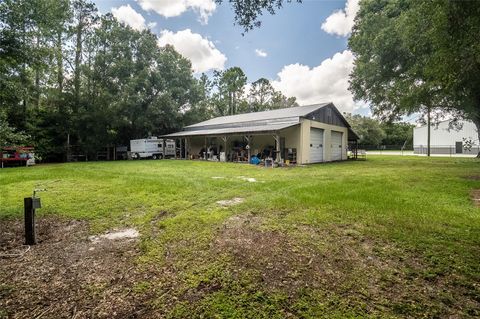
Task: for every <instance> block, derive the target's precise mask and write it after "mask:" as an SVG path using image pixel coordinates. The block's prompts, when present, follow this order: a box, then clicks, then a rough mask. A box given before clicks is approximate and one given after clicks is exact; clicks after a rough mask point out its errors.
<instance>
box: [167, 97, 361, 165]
mask: <svg viewBox="0 0 480 319" xmlns="http://www.w3.org/2000/svg"><path fill="white" fill-rule="evenodd" d="M165 137H167V138H173V139H176V140H177V141H178V142H179V145H180V148H181V150H182V152H181V154H182V155H181V157H182V158H188V159H196V158H203V159H210V160H220V161H233V162H250V159H251V157H252V156H256V157H258V158H260V159H262V160H268V159H272V160H274V161H276V162H279V163H280V162H284V161H289V162H290V163H298V164H310V163H320V162H330V161H341V160H346V159H347V148H348V145H349V142H350V144H351V145H356V141H357V139H358V137H357V135H356V134H355V133H354V132H353V131H352V129H351V127H350V125H349V124H348V122H347V121H346V119H345V118H344V117H343V115H342V114H341V113H340V112H339V111H338V109H337V108H336V107H335V105H333V103H323V104H315V105H304V106H298V107H292V108H285V109H278V110H271V111H264V112H254V113H246V114H238V115H231V116H222V117H217V118H214V119H211V120H207V121H204V122H200V123H197V124H193V125H189V126H187V127H185V128H184V129H183V131H180V132H176V133H172V134H168V135H166V136H165ZM353 153H354V154H355V150H353Z"/></svg>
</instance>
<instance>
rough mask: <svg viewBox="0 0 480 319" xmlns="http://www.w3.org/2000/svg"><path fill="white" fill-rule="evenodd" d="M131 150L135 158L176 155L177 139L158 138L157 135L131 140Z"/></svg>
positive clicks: (157, 157)
mask: <svg viewBox="0 0 480 319" xmlns="http://www.w3.org/2000/svg"><path fill="white" fill-rule="evenodd" d="M130 152H131V154H132V158H133V159H140V158H153V159H161V158H165V157H168V156H175V141H174V140H164V139H158V138H156V137H155V136H152V137H149V138H142V139H138V140H131V141H130Z"/></svg>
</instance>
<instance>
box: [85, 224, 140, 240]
mask: <svg viewBox="0 0 480 319" xmlns="http://www.w3.org/2000/svg"><path fill="white" fill-rule="evenodd" d="M138 236H140V233H139V232H138V231H137V230H136V229H134V228H126V229H120V230H114V231H109V232H107V233H105V234H102V235H97V236H89V237H88V239H90V241H91V242H92V243H94V244H96V243H99V242H101V241H102V240H131V239H135V238H137V237H138Z"/></svg>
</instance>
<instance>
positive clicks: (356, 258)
mask: <svg viewBox="0 0 480 319" xmlns="http://www.w3.org/2000/svg"><path fill="white" fill-rule="evenodd" d="M260 223H261V219H259V218H257V217H252V216H249V215H246V216H244V217H241V216H233V217H232V218H230V219H229V220H228V221H227V222H226V223H225V227H224V229H223V231H222V232H221V233H220V234H219V236H218V237H217V238H216V240H215V245H216V249H218V251H219V252H230V253H231V254H232V255H233V256H234V261H235V266H234V267H235V269H236V271H248V270H250V271H251V270H253V271H255V272H256V273H257V274H258V281H259V282H260V283H261V286H263V288H264V289H265V290H267V291H281V292H283V293H287V294H288V295H289V298H296V297H298V296H299V295H301V294H302V293H303V292H304V291H305V290H310V291H312V290H314V291H318V292H320V293H321V294H323V295H325V297H326V299H328V296H329V295H336V296H344V298H345V301H347V303H348V304H349V305H350V306H351V307H354V308H355V307H357V306H359V307H362V308H363V309H365V308H366V310H367V313H371V314H375V313H376V314H377V315H380V316H382V315H386V314H387V313H391V314H392V315H394V316H398V315H400V316H402V315H406V314H407V313H408V314H410V315H411V314H412V313H416V312H417V313H418V315H419V316H422V315H426V316H428V317H431V316H434V317H435V316H440V317H442V316H446V317H450V318H457V317H462V315H463V314H464V313H465V310H466V309H469V310H467V313H468V312H470V313H472V314H473V313H477V311H476V310H475V309H478V307H479V306H480V302H479V301H480V300H478V298H475V294H474V293H473V291H472V290H471V289H469V287H465V286H462V285H459V284H457V283H456V281H457V279H458V278H455V276H454V275H447V276H434V277H435V278H433V279H432V278H429V276H428V274H429V269H428V267H429V266H428V265H427V264H426V263H425V262H424V261H423V260H421V259H420V258H418V257H415V255H418V254H411V253H408V252H406V251H404V250H402V249H401V248H399V247H396V246H395V245H392V244H390V243H386V242H383V241H381V240H379V239H376V238H369V237H366V236H364V235H362V234H361V229H359V228H358V227H357V226H356V225H354V224H352V225H335V226H334V227H331V228H323V229H318V228H312V227H310V226H298V231H299V232H300V233H302V234H310V238H308V239H307V241H306V242H304V241H302V242H300V241H299V240H294V239H293V238H292V236H287V235H286V234H285V233H283V232H280V231H268V230H261V227H258V226H259V224H260ZM470 288H471V287H470ZM418 305H422V307H421V308H418V309H415V308H417V307H418Z"/></svg>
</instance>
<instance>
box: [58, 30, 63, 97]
mask: <svg viewBox="0 0 480 319" xmlns="http://www.w3.org/2000/svg"><path fill="white" fill-rule="evenodd" d="M56 53H57V85H58V95H59V96H60V95H62V92H63V55H62V31H61V30H58V33H57V52H56Z"/></svg>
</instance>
